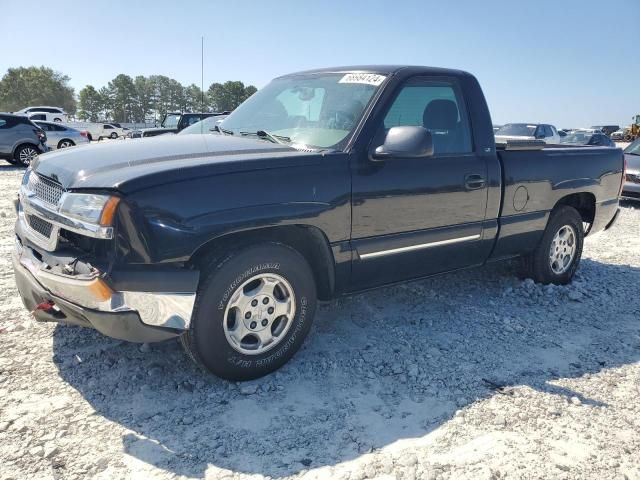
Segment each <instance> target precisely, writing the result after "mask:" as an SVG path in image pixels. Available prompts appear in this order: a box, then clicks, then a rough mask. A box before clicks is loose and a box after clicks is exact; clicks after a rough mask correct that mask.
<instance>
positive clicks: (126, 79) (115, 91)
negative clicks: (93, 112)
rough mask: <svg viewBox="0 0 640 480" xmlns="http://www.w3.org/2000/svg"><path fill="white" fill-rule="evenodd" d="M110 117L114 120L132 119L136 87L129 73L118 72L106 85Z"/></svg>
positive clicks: (124, 120)
mask: <svg viewBox="0 0 640 480" xmlns="http://www.w3.org/2000/svg"><path fill="white" fill-rule="evenodd" d="M107 92H108V93H107V96H108V98H109V101H110V107H111V108H110V111H111V117H112V119H113V120H115V121H116V122H131V121H133V117H134V111H135V106H136V105H135V104H136V87H135V85H134V83H133V79H132V78H131V77H130V76H129V75H124V74H122V73H121V74H120V75H118V76H117V77H116V78H114V79H113V80H111V81H110V82H109V84H108V85H107Z"/></svg>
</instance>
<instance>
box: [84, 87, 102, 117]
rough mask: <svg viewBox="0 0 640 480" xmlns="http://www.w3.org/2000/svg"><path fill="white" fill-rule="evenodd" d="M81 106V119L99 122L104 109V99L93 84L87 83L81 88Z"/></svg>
mask: <svg viewBox="0 0 640 480" xmlns="http://www.w3.org/2000/svg"><path fill="white" fill-rule="evenodd" d="M79 107H80V111H79V112H78V118H80V120H89V121H90V122H97V121H98V119H99V118H100V115H101V114H102V111H103V110H104V99H103V98H102V96H101V95H100V94H99V93H98V91H97V90H96V89H95V88H94V87H93V86H92V85H87V86H86V87H84V88H83V89H82V90H80V101H79Z"/></svg>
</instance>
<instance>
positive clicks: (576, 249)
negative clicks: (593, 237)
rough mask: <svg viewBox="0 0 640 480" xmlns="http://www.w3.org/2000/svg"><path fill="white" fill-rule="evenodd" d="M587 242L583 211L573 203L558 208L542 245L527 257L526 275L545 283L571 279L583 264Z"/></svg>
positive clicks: (556, 282) (552, 215) (546, 230)
mask: <svg viewBox="0 0 640 480" xmlns="http://www.w3.org/2000/svg"><path fill="white" fill-rule="evenodd" d="M583 243H584V230H583V222H582V217H581V216H580V213H578V211H577V210H576V209H575V208H573V207H569V206H561V207H559V208H556V209H554V210H553V212H551V216H550V218H549V222H548V224H547V228H546V229H545V231H544V234H543V236H542V240H541V241H540V244H539V245H538V247H537V248H536V250H535V251H534V252H533V253H531V254H530V255H529V256H528V257H527V258H525V261H524V264H525V275H526V276H528V277H530V278H533V279H534V280H535V281H536V282H539V283H544V284H548V283H554V284H556V285H565V284H567V283H569V282H571V280H572V279H573V276H574V274H575V273H576V270H577V269H578V265H579V264H580V258H581V257H582V246H583Z"/></svg>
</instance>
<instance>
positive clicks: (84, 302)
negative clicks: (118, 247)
mask: <svg viewBox="0 0 640 480" xmlns="http://www.w3.org/2000/svg"><path fill="white" fill-rule="evenodd" d="M12 257H13V267H14V272H15V277H16V285H17V287H18V291H19V292H20V296H21V297H22V301H23V303H24V305H25V307H26V308H27V309H29V310H30V311H32V312H33V314H34V316H35V318H36V319H37V320H39V321H54V322H66V323H71V324H75V325H82V326H85V327H92V328H95V329H96V330H98V331H100V332H101V333H103V334H104V335H107V336H110V337H114V338H118V339H121V340H127V341H131V342H156V341H161V340H166V339H168V338H171V337H175V336H177V335H180V334H181V333H182V332H183V331H185V330H186V329H188V328H189V324H190V321H191V314H192V310H193V306H194V302H195V296H196V295H195V288H196V285H197V276H198V273H197V272H190V271H181V270H176V272H175V273H176V275H177V276H178V277H180V278H178V279H177V280H176V279H175V278H172V275H171V274H170V273H169V272H167V271H166V270H164V271H162V272H158V271H153V272H140V271H129V272H127V271H120V272H113V275H112V276H110V278H109V280H110V281H109V282H107V281H106V280H105V279H104V278H102V276H101V275H100V274H99V272H95V273H84V274H79V275H66V274H64V273H62V272H61V271H59V269H55V270H54V269H53V268H51V266H50V265H49V264H48V263H47V262H45V261H43V257H42V255H41V254H40V253H39V252H38V251H37V250H35V249H33V248H32V247H30V246H29V245H27V244H23V242H22V241H21V240H20V237H18V238H16V244H15V248H14V251H13V254H12ZM185 274H186V275H185ZM118 286H125V287H131V289H129V290H123V289H118V288H117V287H118ZM163 286H175V287H176V288H172V290H176V291H169V292H167V291H157V290H158V289H162V287H163ZM145 290H152V291H145ZM153 290H156V291H153Z"/></svg>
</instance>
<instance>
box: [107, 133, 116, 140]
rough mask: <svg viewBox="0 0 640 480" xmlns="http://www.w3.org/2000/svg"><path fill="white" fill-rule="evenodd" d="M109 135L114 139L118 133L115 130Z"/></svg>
mask: <svg viewBox="0 0 640 480" xmlns="http://www.w3.org/2000/svg"><path fill="white" fill-rule="evenodd" d="M109 137H110V138H113V139H114V140H115V139H116V138H118V134H117V133H116V132H111V135H109Z"/></svg>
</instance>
